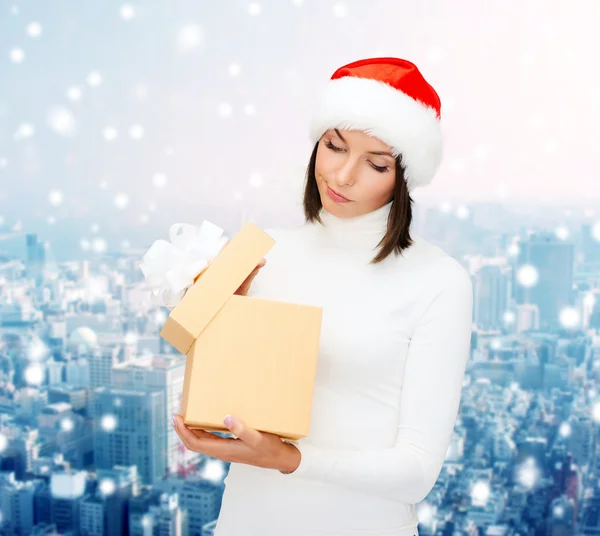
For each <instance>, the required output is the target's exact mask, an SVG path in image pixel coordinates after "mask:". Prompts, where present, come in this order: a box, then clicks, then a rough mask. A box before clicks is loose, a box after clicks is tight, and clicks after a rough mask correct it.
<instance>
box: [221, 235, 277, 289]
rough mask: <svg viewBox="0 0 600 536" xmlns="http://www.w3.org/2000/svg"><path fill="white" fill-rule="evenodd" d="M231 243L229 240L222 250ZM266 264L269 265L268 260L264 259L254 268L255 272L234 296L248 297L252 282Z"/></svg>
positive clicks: (253, 271) (251, 273)
mask: <svg viewBox="0 0 600 536" xmlns="http://www.w3.org/2000/svg"><path fill="white" fill-rule="evenodd" d="M229 242H230V241H229V240H227V242H225V245H224V246H223V247H222V248H221V251H223V249H225V246H227V244H229ZM266 263H267V259H265V258H264V257H263V258H262V259H261V260H260V261H259V263H258V264H257V265H256V268H254V270H252V272H250V275H248V277H247V278H246V279H245V280H244V282H243V283H242V284H241V285H240V288H238V289H237V290H236V291H235V292H234V294H237V295H238V296H248V291H249V290H250V285H251V284H252V281H253V280H254V278H255V277H256V276H257V275H258V272H259V271H260V269H261V268H262V267H263V266H264V265H265V264H266Z"/></svg>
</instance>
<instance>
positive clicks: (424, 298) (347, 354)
mask: <svg viewBox="0 0 600 536" xmlns="http://www.w3.org/2000/svg"><path fill="white" fill-rule="evenodd" d="M439 118H440V101H439V98H438V96H437V94H436V92H435V91H434V89H433V88H432V87H431V86H430V85H429V84H428V83H427V82H426V81H425V79H424V78H423V76H422V75H421V73H420V72H419V70H418V69H417V67H416V66H415V65H414V64H412V63H410V62H408V61H405V60H401V59H397V58H373V59H367V60H361V61H357V62H354V63H351V64H349V65H345V66H344V67H342V68H340V69H338V70H337V71H336V72H335V73H334V75H333V76H332V78H331V80H330V81H329V82H328V86H327V87H326V89H325V91H324V93H323V95H322V97H321V99H320V100H319V102H318V104H317V107H316V110H315V114H314V116H313V120H312V123H311V135H312V138H313V140H314V142H315V146H314V150H313V153H312V156H311V159H310V164H309V167H308V172H307V181H306V187H305V193H304V212H305V216H306V222H305V223H304V224H303V225H301V226H299V227H297V228H293V229H276V230H267V231H266V232H267V233H268V234H270V235H271V236H272V237H273V238H274V239H275V241H276V247H274V248H273V249H272V250H271V251H270V252H269V254H268V256H267V257H266V258H265V259H264V260H263V261H262V262H261V264H260V265H259V266H258V267H257V269H256V270H255V271H254V272H253V273H252V274H251V276H250V277H249V278H248V280H247V281H246V282H245V284H244V285H243V286H242V288H241V289H240V293H246V292H249V295H251V296H258V297H261V298H267V299H277V300H284V301H290V302H297V303H306V304H311V305H318V306H322V307H323V318H322V330H321V343H320V348H319V361H318V367H317V377H316V381H315V388H314V395H313V406H312V414H311V425H310V433H309V435H308V436H307V437H305V438H302V439H300V440H298V441H286V442H282V441H281V439H280V438H279V437H277V436H275V435H273V434H267V433H263V432H259V431H257V430H253V429H251V428H249V427H248V426H247V425H246V424H245V423H244V422H242V421H240V420H237V421H234V422H233V423H229V424H228V427H229V429H230V430H231V431H232V433H233V434H234V435H235V436H236V438H237V439H236V438H221V437H218V436H215V435H214V434H210V433H208V432H202V431H191V430H189V429H187V428H186V427H185V426H183V424H182V421H181V418H180V417H179V416H176V417H175V421H174V422H175V427H176V429H177V432H178V433H179V435H180V437H181V438H182V440H183V442H184V443H185V444H186V446H187V447H188V448H190V449H193V450H196V451H198V452H203V453H205V454H207V455H209V456H213V457H216V458H219V459H222V460H225V461H231V462H233V463H232V464H231V467H230V471H229V474H228V475H227V477H226V480H225V483H226V488H225V492H224V495H223V503H222V507H221V512H220V515H219V519H218V522H217V527H216V532H215V534H216V536H238V535H240V536H241V535H257V536H258V535H260V536H266V535H278V536H279V535H288V536H296V535H298V536H300V535H302V536H308V535H320V536H325V535H328V536H332V535H339V536H342V535H353V534H365V535H366V534H369V535H373V536H376V535H394V536H404V535H417V534H418V529H417V523H418V519H417V516H416V512H415V506H414V505H415V504H416V503H418V502H419V501H421V500H423V499H424V498H425V497H426V496H427V495H428V493H429V492H430V491H431V489H432V487H433V486H434V484H435V482H436V480H437V478H438V476H439V473H440V470H441V468H442V465H443V463H444V458H445V455H446V451H447V448H448V445H449V443H450V440H451V436H452V434H453V429H454V424H455V420H456V416H457V413H458V408H459V402H460V396H461V388H462V382H463V376H464V371H465V367H466V362H467V359H468V357H469V349H470V338H471V321H472V286H471V279H470V276H469V274H468V272H467V270H466V269H465V268H463V267H462V265H461V264H460V263H459V262H458V261H456V260H455V259H454V258H452V257H451V256H449V255H448V254H446V253H445V252H444V251H443V250H442V249H441V248H439V247H437V246H435V245H433V244H431V243H429V242H427V241H425V240H424V239H422V238H420V237H416V236H412V237H411V235H410V233H409V227H410V223H411V217H412V214H411V204H412V199H411V197H410V192H411V191H412V189H413V188H416V187H419V186H423V185H426V184H428V183H429V182H430V181H431V179H432V178H433V176H434V174H435V171H436V169H437V167H438V165H439V163H440V160H441V154H442V151H441V148H442V137H441V131H440V124H439ZM266 261H268V262H266ZM227 422H229V421H227Z"/></svg>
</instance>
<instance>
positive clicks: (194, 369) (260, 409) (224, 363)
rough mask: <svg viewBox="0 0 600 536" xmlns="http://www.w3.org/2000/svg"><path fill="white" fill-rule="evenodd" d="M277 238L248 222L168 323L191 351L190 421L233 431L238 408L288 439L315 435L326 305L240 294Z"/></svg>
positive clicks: (168, 332) (186, 398)
mask: <svg viewBox="0 0 600 536" xmlns="http://www.w3.org/2000/svg"><path fill="white" fill-rule="evenodd" d="M274 244H275V241H274V240H273V238H271V237H270V236H269V235H267V234H266V233H265V232H264V231H262V230H261V229H259V228H258V227H257V226H256V225H255V224H254V223H252V222H248V223H246V224H245V225H244V227H243V228H242V229H241V230H240V231H239V232H238V234H237V235H236V236H235V237H234V238H233V239H232V240H231V241H230V242H229V243H228V245H227V246H226V247H224V248H223V249H222V250H221V251H220V252H219V253H218V255H216V257H215V258H214V259H213V260H212V262H211V263H210V264H209V265H208V266H207V267H206V268H205V269H204V270H203V271H202V272H201V274H200V275H199V276H198V277H197V279H196V282H195V283H194V285H193V286H192V287H190V288H189V289H188V290H187V292H186V293H185V295H184V296H183V298H182V299H181V301H180V302H179V304H178V305H176V306H175V307H174V308H173V310H172V311H171V313H170V315H169V317H168V318H167V320H166V322H165V324H164V326H163V329H162V331H161V333H160V335H161V337H163V338H164V339H165V340H167V341H168V342H169V343H171V344H172V345H173V346H174V347H175V348H176V349H177V350H179V351H180V352H181V353H184V354H186V355H187V358H186V367H185V378H184V384H183V393H182V398H181V410H180V413H181V415H182V416H183V420H184V422H185V424H186V425H187V426H188V427H190V428H200V429H203V430H209V431H218V432H228V431H229V430H228V429H227V427H226V426H225V425H224V424H223V421H222V419H223V417H224V416H225V415H226V414H227V413H230V414H232V415H235V416H237V417H239V418H241V419H242V420H244V421H245V422H246V423H247V424H248V425H249V426H251V427H252V428H255V429H257V430H261V431H263V432H270V433H273V434H277V435H278V436H280V437H281V438H283V439H290V440H295V439H299V438H301V437H304V436H306V435H308V432H309V426H310V413H311V407H312V395H313V389H314V380H315V374H316V367H317V358H318V349H319V339H320V331H321V317H322V308H321V307H315V306H309V305H302V304H295V303H286V302H281V301H275V300H266V299H261V298H256V297H247V296H239V295H237V294H235V292H236V290H237V289H238V288H239V287H240V285H241V284H242V283H243V282H244V280H245V279H246V278H247V277H248V275H249V274H250V273H251V272H252V270H253V269H254V268H255V267H256V266H257V264H258V263H259V262H260V260H261V259H262V258H263V257H264V256H265V255H266V253H267V252H268V251H269V250H270V249H271V247H272V246H273V245H274Z"/></svg>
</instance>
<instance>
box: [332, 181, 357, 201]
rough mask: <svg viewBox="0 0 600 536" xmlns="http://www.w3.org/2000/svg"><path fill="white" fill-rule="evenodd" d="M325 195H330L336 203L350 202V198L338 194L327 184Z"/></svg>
mask: <svg viewBox="0 0 600 536" xmlns="http://www.w3.org/2000/svg"><path fill="white" fill-rule="evenodd" d="M327 195H329V197H331V199H333V200H334V201H337V202H338V203H350V202H351V201H352V200H351V199H348V198H346V197H344V196H343V195H340V194H338V193H337V192H336V191H334V190H332V189H331V188H330V187H329V185H328V186H327Z"/></svg>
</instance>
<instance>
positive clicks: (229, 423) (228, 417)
mask: <svg viewBox="0 0 600 536" xmlns="http://www.w3.org/2000/svg"><path fill="white" fill-rule="evenodd" d="M223 422H224V423H225V426H227V428H231V427H232V426H233V425H234V424H235V418H234V417H232V416H231V415H229V414H227V415H225V417H224V418H223Z"/></svg>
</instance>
